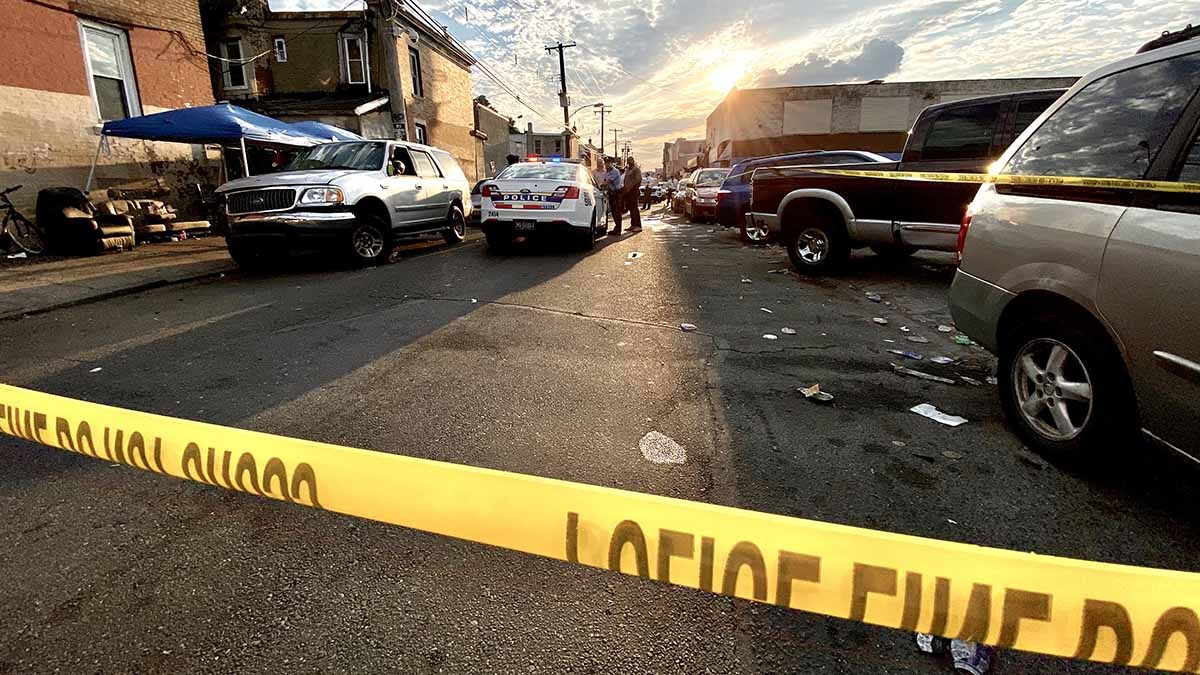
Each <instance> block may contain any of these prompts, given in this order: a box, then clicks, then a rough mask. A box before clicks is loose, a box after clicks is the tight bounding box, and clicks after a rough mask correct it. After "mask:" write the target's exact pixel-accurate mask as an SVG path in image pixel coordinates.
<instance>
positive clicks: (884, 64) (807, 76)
mask: <svg viewBox="0 0 1200 675" xmlns="http://www.w3.org/2000/svg"><path fill="white" fill-rule="evenodd" d="M903 60H904V47H901V46H900V45H898V44H896V43H895V42H893V41H891V40H888V39H885V38H874V39H872V40H870V41H869V42H867V43H866V44H865V45H863V48H862V51H861V52H859V54H857V55H856V56H852V57H850V58H847V59H840V60H830V59H829V58H826V57H824V56H821V55H820V54H817V53H816V52H813V53H810V54H809V55H808V56H807V57H805V59H804V60H803V61H801V62H799V63H795V64H792V66H791V67H789V68H788V69H787V70H785V71H783V72H779V71H777V70H773V69H767V70H763V71H760V72H759V74H758V75H757V76H755V78H754V86H757V87H783V86H798V85H803V84H836V83H838V82H864V81H870V80H878V79H883V78H885V77H887V76H888V75H891V74H892V73H894V72H896V71H897V70H899V69H900V62H901V61H903Z"/></svg>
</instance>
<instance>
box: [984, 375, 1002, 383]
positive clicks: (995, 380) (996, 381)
mask: <svg viewBox="0 0 1200 675" xmlns="http://www.w3.org/2000/svg"><path fill="white" fill-rule="evenodd" d="M984 381H985V382H987V383H988V384H999V383H1000V380H997V379H996V378H994V377H989V378H987V379H986V380H984Z"/></svg>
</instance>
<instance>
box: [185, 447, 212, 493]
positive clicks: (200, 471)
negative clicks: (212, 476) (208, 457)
mask: <svg viewBox="0 0 1200 675" xmlns="http://www.w3.org/2000/svg"><path fill="white" fill-rule="evenodd" d="M182 468H183V475H184V476H185V477H186V478H188V479H189V480H194V481H197V482H200V483H207V482H208V477H207V476H205V475H204V467H203V466H202V465H201V463H200V446H199V445H196V444H195V443H194V442H193V443H188V444H187V446H186V447H185V448H184V449H183V467H182ZM193 469H195V472H196V473H195V475H193V474H192V470H193Z"/></svg>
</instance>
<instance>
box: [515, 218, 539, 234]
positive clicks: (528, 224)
mask: <svg viewBox="0 0 1200 675" xmlns="http://www.w3.org/2000/svg"><path fill="white" fill-rule="evenodd" d="M513 229H514V230H517V231H519V232H520V231H529V230H536V229H537V223H536V222H534V221H532V220H518V221H516V223H514V224H513Z"/></svg>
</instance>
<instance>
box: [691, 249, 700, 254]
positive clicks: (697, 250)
mask: <svg viewBox="0 0 1200 675" xmlns="http://www.w3.org/2000/svg"><path fill="white" fill-rule="evenodd" d="M699 252H700V249H698V248H693V249H692V253H699Z"/></svg>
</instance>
